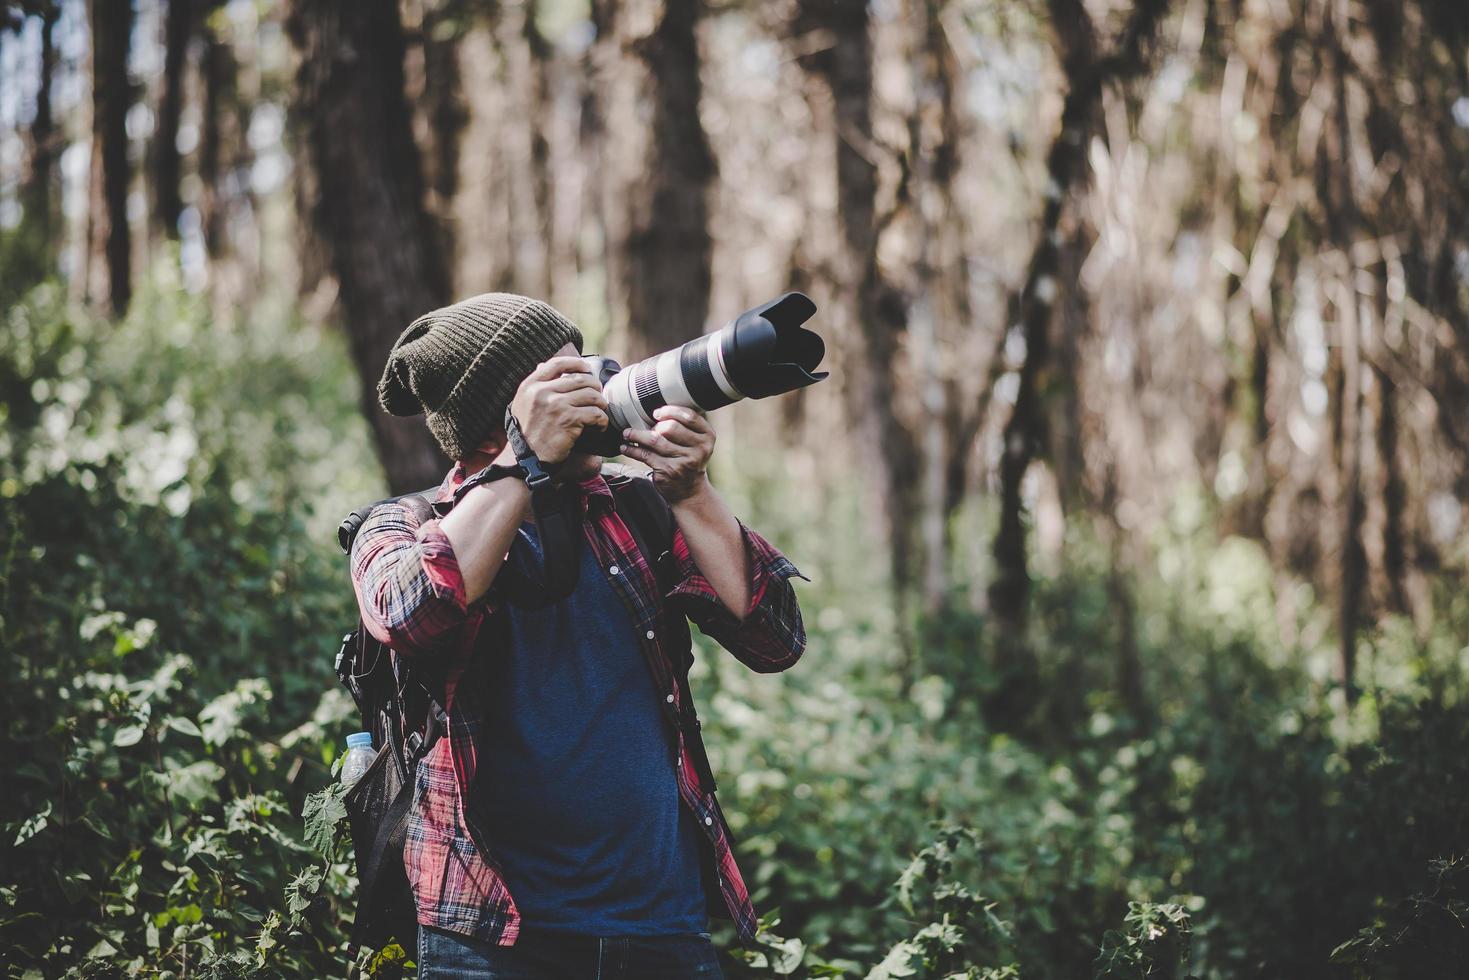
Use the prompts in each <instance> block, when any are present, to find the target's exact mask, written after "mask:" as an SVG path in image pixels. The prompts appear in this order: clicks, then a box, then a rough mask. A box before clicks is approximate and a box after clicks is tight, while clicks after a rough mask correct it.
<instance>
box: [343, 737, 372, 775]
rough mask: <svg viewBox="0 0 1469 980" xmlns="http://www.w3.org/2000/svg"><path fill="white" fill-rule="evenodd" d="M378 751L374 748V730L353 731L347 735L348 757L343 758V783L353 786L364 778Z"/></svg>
mask: <svg viewBox="0 0 1469 980" xmlns="http://www.w3.org/2000/svg"><path fill="white" fill-rule="evenodd" d="M375 758H377V752H375V751H374V750H373V748H372V732H353V733H352V734H351V735H348V736H347V758H345V759H343V760H342V785H343V786H351V785H352V784H353V783H355V782H357V780H359V779H361V778H362V774H363V773H365V772H367V767H368V766H370V765H372V760H373V759H375Z"/></svg>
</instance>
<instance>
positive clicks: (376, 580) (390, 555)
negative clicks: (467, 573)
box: [351, 503, 468, 656]
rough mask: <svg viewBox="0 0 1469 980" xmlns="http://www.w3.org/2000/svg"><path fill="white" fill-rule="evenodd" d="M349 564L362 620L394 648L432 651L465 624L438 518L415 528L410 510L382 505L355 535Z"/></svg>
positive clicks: (458, 580) (459, 583)
mask: <svg viewBox="0 0 1469 980" xmlns="http://www.w3.org/2000/svg"><path fill="white" fill-rule="evenodd" d="M351 565H352V587H353V589H354V590H355V591H356V593H357V605H358V608H359V609H360V610H361V611H362V622H363V623H364V624H365V625H366V626H367V630H368V632H369V633H371V634H372V635H373V636H374V637H376V638H377V639H378V640H379V641H381V642H383V643H385V644H387V645H388V646H390V647H392V648H393V649H394V650H397V651H399V652H400V653H405V654H408V655H410V656H412V655H414V654H418V653H424V652H428V651H432V650H433V649H434V648H435V647H436V646H438V640H439V638H440V636H441V635H442V634H443V633H445V632H446V631H448V630H450V629H452V628H454V627H456V626H458V625H460V624H461V623H463V622H464V619H465V616H466V614H467V613H468V603H467V602H466V601H465V592H464V576H463V575H462V574H461V573H460V571H459V562H458V560H457V559H456V558H455V557H454V549H453V547H452V546H451V545H450V544H449V538H448V537H447V536H446V535H445V534H444V531H443V529H442V528H441V527H440V526H439V521H438V519H437V518H434V519H432V520H429V521H426V522H425V523H423V524H419V523H418V517H417V515H416V514H414V512H413V511H412V510H411V509H410V508H408V507H405V506H403V505H401V504H398V503H388V504H383V505H382V506H380V507H378V508H377V509H376V510H374V511H373V512H372V514H371V516H369V517H368V519H367V521H366V523H364V524H363V525H362V529H361V530H360V531H358V532H357V538H356V540H355V541H353V543H352V556H351Z"/></svg>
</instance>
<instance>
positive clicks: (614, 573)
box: [607, 565, 618, 575]
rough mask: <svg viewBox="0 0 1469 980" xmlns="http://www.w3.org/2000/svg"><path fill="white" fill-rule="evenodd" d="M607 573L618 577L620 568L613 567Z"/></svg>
mask: <svg viewBox="0 0 1469 980" xmlns="http://www.w3.org/2000/svg"><path fill="white" fill-rule="evenodd" d="M607 571H608V572H610V573H612V574H613V575H616V574H617V572H618V568H617V566H616V565H613V566H612V567H611V568H609V569H607Z"/></svg>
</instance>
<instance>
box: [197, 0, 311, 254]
mask: <svg viewBox="0 0 1469 980" xmlns="http://www.w3.org/2000/svg"><path fill="white" fill-rule="evenodd" d="M211 3H212V6H213V9H212V10H211V11H210V15H209V16H208V17H206V18H205V23H204V32H203V33H204V54H203V56H202V58H201V59H200V63H199V73H200V74H201V75H202V76H203V83H204V97H203V100H202V102H203V105H202V107H201V111H200V117H201V118H200V134H199V183H200V193H199V218H200V225H201V226H202V227H203V229H204V247H205V249H207V250H208V252H209V257H210V258H211V259H218V258H219V257H220V256H221V255H222V254H224V240H225V232H224V226H225V211H226V208H225V191H224V186H223V185H224V160H225V156H226V153H227V152H228V150H227V147H226V144H227V143H228V142H230V141H231V140H232V139H237V138H239V136H240V132H239V130H240V125H239V99H238V91H237V75H238V71H237V66H236V64H235V55H234V52H233V51H232V50H231V49H230V44H229V41H228V40H227V39H226V38H224V37H222V36H221V35H220V32H219V29H218V24H217V23H216V21H215V16H216V11H217V10H218V8H219V5H220V0H211ZM305 167H306V161H304V160H303V161H301V163H300V164H299V165H298V167H297V170H298V171H299V170H301V169H303V168H305Z"/></svg>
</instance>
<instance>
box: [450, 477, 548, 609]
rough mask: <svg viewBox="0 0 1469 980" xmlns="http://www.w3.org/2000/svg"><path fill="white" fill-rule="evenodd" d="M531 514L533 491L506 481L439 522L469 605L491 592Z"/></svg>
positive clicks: (474, 494)
mask: <svg viewBox="0 0 1469 980" xmlns="http://www.w3.org/2000/svg"><path fill="white" fill-rule="evenodd" d="M529 512H530V488H529V487H527V486H526V485H525V482H524V481H522V480H515V479H504V480H495V481H494V482H493V483H487V484H483V485H481V486H478V487H475V488H474V489H472V490H470V491H469V492H468V493H467V494H465V496H464V499H463V500H461V501H460V502H459V504H458V505H457V506H456V507H455V508H454V509H453V510H452V511H450V512H449V513H448V514H447V515H446V516H445V517H443V518H442V519H441V520H440V521H439V526H440V527H441V528H442V529H443V531H444V536H445V537H447V538H448V539H449V544H450V545H451V546H452V547H453V549H454V557H455V558H456V559H457V560H458V562H459V571H460V574H462V575H463V577H464V595H465V599H466V601H467V602H471V603H472V602H474V601H475V600H477V599H479V598H480V597H481V596H483V595H484V594H485V593H486V592H487V591H489V588H490V585H491V584H492V583H493V582H494V581H495V576H496V575H497V574H499V572H500V566H501V565H502V564H503V563H504V561H505V555H506V553H507V552H508V551H509V550H510V545H511V543H512V542H513V541H514V540H515V532H516V530H517V529H518V528H519V527H520V524H521V522H522V521H524V520H525V517H526V515H527V514H528V513H529Z"/></svg>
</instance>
